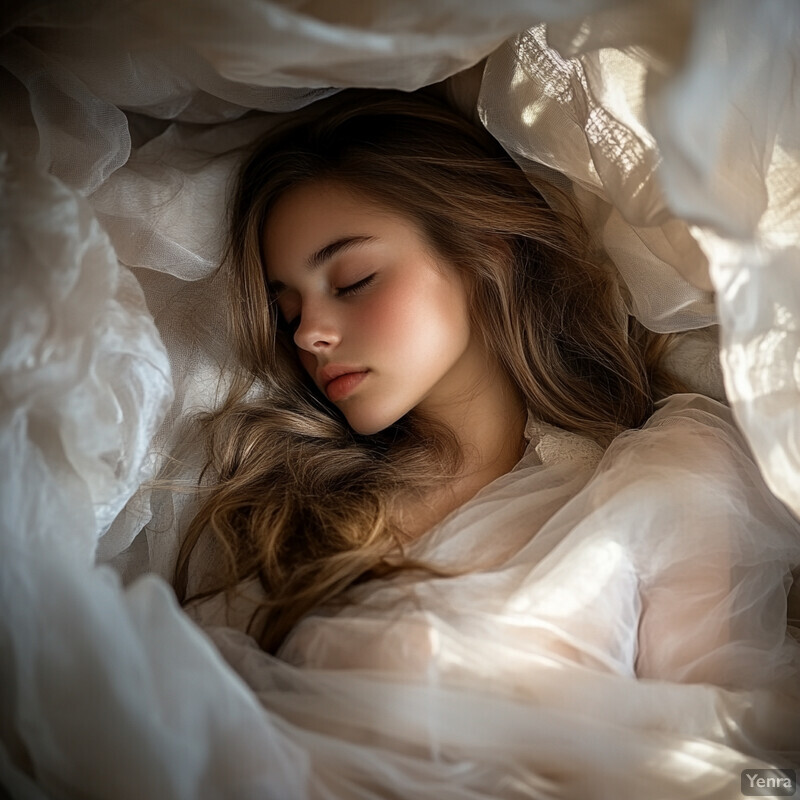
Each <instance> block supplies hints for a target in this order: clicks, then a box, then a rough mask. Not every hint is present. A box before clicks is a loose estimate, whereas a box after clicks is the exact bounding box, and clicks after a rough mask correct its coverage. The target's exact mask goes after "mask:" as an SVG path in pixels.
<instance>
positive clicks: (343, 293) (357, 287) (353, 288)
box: [336, 272, 376, 297]
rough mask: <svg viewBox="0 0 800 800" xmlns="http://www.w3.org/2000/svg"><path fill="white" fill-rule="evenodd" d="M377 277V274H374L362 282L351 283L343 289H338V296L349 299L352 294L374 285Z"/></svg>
mask: <svg viewBox="0 0 800 800" xmlns="http://www.w3.org/2000/svg"><path fill="white" fill-rule="evenodd" d="M375 275H376V273H374V272H373V273H372V275H367V277H366V278H363V279H362V280H360V281H358V282H356V283H351V284H350V285H349V286H343V287H342V288H341V289H337V290H336V296H337V297H347V296H349V295H351V294H357V293H358V292H360V291H361V290H362V289H366V288H367V286H369V285H370V284H371V283H372V281H374V280H375Z"/></svg>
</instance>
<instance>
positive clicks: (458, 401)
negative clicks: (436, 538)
mask: <svg viewBox="0 0 800 800" xmlns="http://www.w3.org/2000/svg"><path fill="white" fill-rule="evenodd" d="M474 362H475V363H473V364H472V365H471V366H472V367H473V369H472V370H470V371H471V374H472V379H471V380H470V381H469V383H467V384H464V383H462V385H461V387H460V391H459V392H458V393H456V394H454V395H452V396H451V397H450V398H445V399H444V400H442V401H440V402H438V403H436V402H431V403H430V404H428V405H427V406H426V407H425V409H424V410H425V411H426V413H428V414H430V415H433V416H435V418H436V419H438V420H439V421H441V422H444V423H446V424H447V425H448V426H449V427H450V428H451V430H453V431H454V432H455V434H456V435H457V436H458V439H459V442H460V443H461V447H462V451H463V454H464V463H463V467H462V469H461V472H460V473H459V475H458V479H457V481H456V489H457V490H458V491H459V493H460V494H461V495H463V494H465V493H466V494H467V495H468V496H469V497H471V496H472V494H474V493H475V492H477V491H478V490H479V489H481V488H482V487H483V486H485V485H486V484H488V483H490V482H491V481H493V480H494V479H495V478H497V477H499V476H500V475H503V474H505V473H506V472H508V471H509V470H510V469H511V468H512V467H513V466H514V465H515V464H516V463H517V462H518V461H519V459H520V458H521V457H522V453H523V452H524V448H525V440H524V434H525V423H526V420H527V409H526V404H525V401H524V398H523V396H522V394H521V392H520V391H519V390H518V389H517V387H516V386H515V385H514V384H513V382H512V381H511V380H510V379H509V377H508V376H507V375H506V374H505V372H504V371H503V370H502V368H501V367H500V365H499V364H498V363H497V362H496V361H495V360H494V359H492V358H490V357H488V356H486V355H485V354H483V353H478V354H477V355H476V356H475V359H474ZM465 385H466V386H467V387H468V388H467V389H466V391H465V390H464V386H465ZM464 499H468V497H467V498H464ZM462 502H463V499H462Z"/></svg>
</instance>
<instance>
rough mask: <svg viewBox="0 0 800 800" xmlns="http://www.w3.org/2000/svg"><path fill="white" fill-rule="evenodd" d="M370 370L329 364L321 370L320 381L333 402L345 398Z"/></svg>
mask: <svg viewBox="0 0 800 800" xmlns="http://www.w3.org/2000/svg"><path fill="white" fill-rule="evenodd" d="M368 372H369V370H366V369H362V368H360V367H350V366H345V365H344V364H329V365H328V366H326V367H323V368H322V369H321V370H320V371H319V379H318V382H319V383H320V384H322V388H323V391H324V392H325V394H326V395H327V397H328V400H330V401H331V402H336V401H337V400H343V399H344V398H345V397H347V395H349V394H350V392H352V391H353V390H354V389H355V388H356V386H358V384H360V383H361V381H362V380H364V378H365V377H366V375H367V373H368Z"/></svg>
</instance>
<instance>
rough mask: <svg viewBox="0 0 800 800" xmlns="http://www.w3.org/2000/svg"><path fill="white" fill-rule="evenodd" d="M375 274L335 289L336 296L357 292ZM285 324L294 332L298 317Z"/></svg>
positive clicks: (368, 282) (369, 281)
mask: <svg viewBox="0 0 800 800" xmlns="http://www.w3.org/2000/svg"><path fill="white" fill-rule="evenodd" d="M376 274H377V273H375V272H373V273H372V275H367V277H366V278H362V279H361V280H360V281H356V282H355V283H351V284H350V285H349V286H343V287H342V288H341V289H336V297H350V296H351V295H354V294H358V293H359V292H360V291H362V290H364V289H366V288H367V286H369V285H370V284H371V283H372V282H373V281H374V280H375V275H376ZM285 324H286V327H287V328H288V329H289V331H290V332H291V333H294V332H295V331H296V330H297V328H298V326H299V325H300V317H299V316H297V317H295V318H294V319H293V320H291V321H290V322H287V323H285Z"/></svg>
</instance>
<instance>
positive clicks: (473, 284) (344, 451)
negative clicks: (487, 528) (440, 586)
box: [175, 91, 681, 653]
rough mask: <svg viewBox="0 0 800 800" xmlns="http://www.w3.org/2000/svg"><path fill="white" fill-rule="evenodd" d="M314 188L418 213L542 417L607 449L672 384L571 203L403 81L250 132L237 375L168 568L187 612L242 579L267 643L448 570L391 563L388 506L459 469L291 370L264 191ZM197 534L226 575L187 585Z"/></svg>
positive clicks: (210, 418) (238, 253)
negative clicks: (319, 617)
mask: <svg viewBox="0 0 800 800" xmlns="http://www.w3.org/2000/svg"><path fill="white" fill-rule="evenodd" d="M317 181H326V182H333V183H335V184H337V185H340V186H344V187H346V188H348V189H349V190H351V191H353V192H355V193H357V194H358V195H359V196H362V197H364V198H366V199H368V200H370V201H371V202H374V203H375V204H376V205H377V206H379V207H382V208H384V209H388V210H390V211H393V212H395V213H397V214H400V215H402V216H404V217H405V218H406V219H408V220H410V221H412V222H414V223H416V225H417V226H418V228H419V229H420V230H421V231H422V232H423V235H424V237H425V238H426V239H427V243H428V244H429V245H430V246H431V247H432V248H433V251H434V252H435V253H437V255H438V256H440V257H441V258H442V259H443V260H444V261H445V262H446V263H448V264H450V265H453V266H454V267H455V268H456V269H457V270H458V271H459V272H460V273H461V274H462V276H464V277H465V279H466V280H465V285H466V286H467V287H468V291H469V295H470V296H469V307H470V310H471V316H472V319H471V323H472V326H473V330H474V331H476V332H479V333H480V335H481V336H482V339H483V343H484V345H485V347H486V349H487V352H489V353H490V354H492V355H493V356H494V358H495V359H496V360H497V363H498V364H499V365H500V366H501V367H502V368H503V369H504V370H505V372H506V373H507V375H508V376H509V377H510V379H511V380H512V381H513V382H514V383H515V384H516V386H517V387H518V389H519V391H520V392H521V394H522V395H523V396H524V398H525V400H526V402H527V405H528V407H529V409H530V410H531V412H532V413H533V414H534V415H535V416H536V417H537V418H538V419H540V420H543V421H545V422H548V423H551V424H553V425H557V426H560V427H562V428H565V429H567V430H570V431H575V432H578V433H581V434H586V435H588V436H590V437H592V438H593V439H595V440H596V441H598V442H600V443H602V444H605V443H607V442H609V441H610V440H611V439H612V438H613V437H614V436H615V435H616V434H617V433H619V432H620V431H622V430H624V429H626V428H634V427H638V426H639V425H641V424H642V423H643V422H644V421H645V420H646V419H647V417H648V416H649V415H650V414H651V412H652V409H653V403H654V401H655V400H656V399H658V398H659V397H661V396H664V395H666V394H669V393H671V392H672V391H676V390H680V389H681V387H680V386H679V385H678V384H677V383H676V382H675V381H674V380H673V379H672V378H671V377H670V376H669V375H668V374H667V373H665V372H664V371H663V370H662V369H661V367H660V366H659V362H660V357H661V355H662V354H663V351H664V349H665V343H666V339H665V337H663V336H659V335H657V334H653V333H651V332H649V331H646V330H645V329H644V328H643V327H642V326H641V325H639V324H638V323H637V322H636V321H635V320H634V319H633V318H631V317H629V316H628V315H627V314H626V313H625V312H624V309H623V308H622V306H621V302H620V294H619V289H618V286H617V283H616V279H615V276H614V274H613V273H612V271H610V270H609V269H607V268H606V267H605V266H604V265H603V261H602V259H601V258H599V257H598V256H597V254H596V253H594V252H593V250H592V246H591V243H590V242H589V241H588V236H587V233H586V231H585V230H584V228H583V227H582V225H581V223H580V222H579V216H578V214H577V212H575V211H574V210H573V211H570V210H569V209H571V208H572V205H571V202H570V200H569V198H568V197H566V196H560V197H559V202H558V206H559V211H558V212H556V211H554V210H552V208H551V207H550V206H548V204H547V203H545V201H544V200H543V197H542V194H541V193H540V191H539V190H537V188H535V187H534V186H533V185H531V183H530V182H529V180H528V178H527V177H526V176H525V174H524V173H523V172H522V171H521V170H520V169H519V167H518V166H517V165H516V164H515V163H514V161H513V160H512V159H511V158H510V157H509V156H508V155H507V154H506V153H505V151H504V150H503V149H502V148H501V147H500V146H499V144H498V143H497V142H496V141H495V140H494V139H493V138H492V137H491V136H490V135H489V134H488V133H487V132H486V131H485V130H483V129H482V128H480V127H478V126H476V125H474V124H473V123H471V122H470V121H468V120H466V119H464V118H463V117H461V116H460V115H459V114H457V113H455V112H453V111H451V110H449V109H448V108H446V107H444V106H443V105H442V104H440V103H439V102H438V101H435V100H433V99H431V98H428V97H425V96H421V95H419V94H417V95H406V94H402V93H399V92H362V91H348V92H343V93H341V94H340V95H338V96H336V97H335V98H333V100H330V101H325V102H323V103H321V104H317V105H316V106H314V107H312V108H311V109H310V110H307V111H306V112H305V113H300V114H297V115H295V118H294V119H293V120H292V122H291V123H289V124H287V125H283V126H281V127H280V128H278V129H276V130H273V131H272V132H271V133H269V134H268V135H267V137H266V138H265V139H264V140H263V141H261V142H259V143H258V145H257V146H256V147H255V148H254V150H253V151H252V152H251V154H250V155H249V157H248V158H247V159H246V160H245V161H244V163H243V164H242V167H241V170H240V172H239V174H238V178H237V180H236V183H235V187H234V190H233V193H232V202H231V206H230V219H229V227H228V245H227V253H226V258H225V261H224V265H225V267H226V268H227V269H228V278H229V298H228V308H229V322H230V334H231V340H232V346H233V348H234V349H235V353H236V357H237V360H238V372H237V375H236V379H235V381H234V384H233V387H232V388H231V390H230V393H229V395H228V397H227V399H226V400H225V401H224V403H223V404H222V405H221V406H220V407H219V408H218V410H216V411H214V412H213V413H208V414H206V415H204V416H203V417H201V418H200V420H199V421H200V423H201V426H202V428H203V429H204V432H205V436H206V441H207V442H208V461H207V466H206V471H205V472H206V476H205V477H206V478H207V477H208V476H209V475H210V477H211V480H210V486H207V487H206V489H205V490H204V493H203V496H202V502H201V505H200V509H199V512H198V513H197V515H196V517H195V518H194V520H193V521H192V523H191V525H190V526H189V529H188V531H187V534H186V536H185V538H184V541H183V543H182V545H181V550H180V553H179V558H178V564H177V567H176V579H175V586H176V591H177V593H178V597H179V599H180V600H181V601H182V602H184V603H188V602H192V601H195V600H199V599H203V598H204V597H207V596H210V595H212V594H215V593H217V592H220V591H222V590H224V591H225V592H226V596H227V597H229V598H230V596H231V595H232V594H235V593H236V587H237V586H239V585H240V584H241V583H242V582H243V581H246V580H249V579H255V578H257V579H258V581H259V582H260V584H261V586H262V587H263V590H264V600H263V602H260V603H259V605H258V607H257V608H256V610H255V611H254V613H253V614H252V617H251V619H250V626H251V627H250V631H251V632H253V633H254V635H255V636H256V638H257V639H258V641H259V642H260V644H261V646H262V647H263V648H264V649H265V650H267V651H268V652H273V653H274V652H276V651H277V650H278V648H279V646H280V644H281V643H282V641H283V640H284V638H285V637H286V635H287V634H288V632H289V631H290V630H291V629H292V627H293V626H294V625H295V624H296V623H297V622H298V621H299V620H300V618H301V617H302V616H304V615H305V614H306V613H308V612H309V611H311V610H312V609H313V608H315V607H317V606H319V605H320V604H322V603H325V602H329V601H331V602H333V601H335V600H336V599H337V598H339V599H341V596H342V592H343V590H345V589H346V588H347V587H348V586H350V585H352V584H354V583H357V582H360V581H363V580H366V579H370V578H376V577H381V576H386V575H389V574H391V573H394V572H396V571H398V570H408V569H427V570H429V571H431V572H433V573H435V574H439V575H441V574H443V573H441V572H440V571H438V570H436V569H433V568H431V567H428V566H427V565H425V564H420V563H418V562H415V561H412V560H409V559H407V558H405V556H404V553H403V543H404V537H403V530H402V526H401V524H400V522H399V516H398V514H397V513H396V510H397V508H398V504H399V503H400V502H401V501H408V500H409V499H410V498H415V497H424V496H425V494H426V493H427V492H429V491H431V490H433V489H434V488H435V487H438V486H441V485H442V481H446V480H449V479H450V478H452V477H454V476H455V475H457V473H458V470H459V467H460V465H461V463H462V461H461V452H460V449H459V446H458V441H457V438H456V436H455V434H454V433H453V432H452V431H450V430H449V429H447V428H445V427H443V426H442V425H441V424H437V423H436V422H434V421H433V420H430V419H425V418H423V417H422V416H421V415H420V414H419V413H418V412H414V411H412V412H410V413H409V414H408V415H406V416H405V417H404V418H402V419H400V420H399V421H398V422H397V423H395V424H394V425H392V426H391V427H390V428H388V429H387V430H385V431H382V432H380V433H378V434H376V435H374V436H362V435H359V434H357V433H355V432H354V431H353V430H351V429H350V428H349V426H348V425H347V422H346V420H345V419H344V417H343V416H342V415H341V413H340V412H339V411H338V409H337V408H336V407H335V406H333V405H332V404H331V403H329V402H328V401H327V399H326V398H325V397H324V396H322V395H321V393H320V392H319V391H318V390H317V389H316V387H314V385H313V382H312V381H311V380H310V378H309V376H308V375H307V374H306V373H305V371H304V370H303V369H302V367H300V365H299V361H298V359H297V355H296V352H295V346H294V343H293V341H292V338H291V333H290V332H288V331H287V330H286V328H285V326H284V325H283V324H282V323H281V321H280V317H279V314H278V312H277V308H276V303H275V298H274V297H272V296H271V295H270V292H269V289H268V286H267V281H266V274H265V266H264V258H263V252H262V237H263V233H264V229H265V224H266V222H267V219H268V217H269V214H270V211H271V209H272V208H273V206H274V204H275V203H276V201H277V200H278V199H279V198H280V197H281V196H282V195H283V194H284V193H285V192H287V191H288V190H289V189H291V188H293V187H296V186H298V185H300V184H305V183H308V182H317ZM557 194H558V190H556V189H555V187H551V186H548V187H547V196H548V198H549V199H551V200H552V197H553V196H554V195H557ZM565 209H566V211H565ZM209 535H210V536H211V537H212V541H213V542H214V543H216V544H217V545H218V546H219V547H218V550H219V553H220V554H221V556H220V558H221V560H222V563H221V569H220V571H219V573H218V575H217V577H216V579H215V580H212V581H211V585H210V586H208V585H207V586H206V587H205V588H204V589H203V590H202V591H196V592H194V593H192V594H191V596H189V593H188V590H187V587H188V575H189V562H190V557H191V555H192V552H193V550H194V549H195V547H196V545H197V544H198V542H199V541H201V539H202V538H203V537H205V536H209ZM398 553H399V554H400V556H401V558H400V561H399V562H398V561H397V560H396V558H393V559H392V560H391V563H390V561H389V560H388V559H387V556H389V555H390V554H392V555H393V556H394V555H396V554H398Z"/></svg>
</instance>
